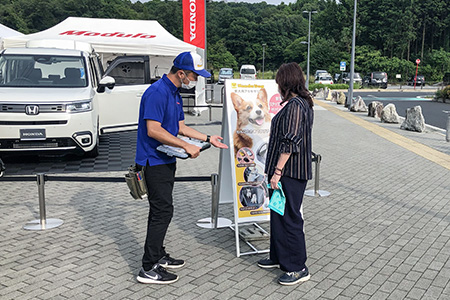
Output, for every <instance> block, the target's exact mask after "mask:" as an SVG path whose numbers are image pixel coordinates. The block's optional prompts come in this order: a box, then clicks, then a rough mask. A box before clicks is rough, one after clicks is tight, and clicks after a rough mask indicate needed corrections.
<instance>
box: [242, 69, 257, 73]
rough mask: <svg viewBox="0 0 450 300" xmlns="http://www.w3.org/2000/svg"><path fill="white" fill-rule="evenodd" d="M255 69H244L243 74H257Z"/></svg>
mask: <svg viewBox="0 0 450 300" xmlns="http://www.w3.org/2000/svg"><path fill="white" fill-rule="evenodd" d="M255 73H256V71H255V69H242V70H241V74H255Z"/></svg>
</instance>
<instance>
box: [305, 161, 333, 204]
mask: <svg viewBox="0 0 450 300" xmlns="http://www.w3.org/2000/svg"><path fill="white" fill-rule="evenodd" d="M312 155H313V157H312V161H313V162H314V166H315V175H314V190H307V191H305V195H306V196H310V197H317V196H319V197H327V196H330V192H327V191H322V190H320V189H319V181H320V178H319V176H320V162H321V161H322V156H321V155H320V154H315V153H313V154H312Z"/></svg>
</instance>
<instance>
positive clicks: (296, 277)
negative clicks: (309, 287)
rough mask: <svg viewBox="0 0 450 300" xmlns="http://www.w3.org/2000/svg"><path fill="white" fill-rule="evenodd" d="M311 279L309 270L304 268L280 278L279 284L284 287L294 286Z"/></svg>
mask: <svg viewBox="0 0 450 300" xmlns="http://www.w3.org/2000/svg"><path fill="white" fill-rule="evenodd" d="M309 278H311V275H310V274H309V271H308V268H304V269H303V270H301V271H298V272H287V273H285V274H284V275H282V276H281V277H280V278H278V283H279V284H282V285H294V284H297V283H299V282H303V281H307V280H309Z"/></svg>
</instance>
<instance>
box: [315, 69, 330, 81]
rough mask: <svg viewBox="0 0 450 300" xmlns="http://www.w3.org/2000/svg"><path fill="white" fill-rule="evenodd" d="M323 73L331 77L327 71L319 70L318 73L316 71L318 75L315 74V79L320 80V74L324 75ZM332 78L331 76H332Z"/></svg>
mask: <svg viewBox="0 0 450 300" xmlns="http://www.w3.org/2000/svg"><path fill="white" fill-rule="evenodd" d="M322 73H325V74H328V75H329V73H328V71H327V70H317V71H316V74H314V78H315V79H316V80H317V79H318V78H319V76H320V74H322ZM330 76H331V75H330Z"/></svg>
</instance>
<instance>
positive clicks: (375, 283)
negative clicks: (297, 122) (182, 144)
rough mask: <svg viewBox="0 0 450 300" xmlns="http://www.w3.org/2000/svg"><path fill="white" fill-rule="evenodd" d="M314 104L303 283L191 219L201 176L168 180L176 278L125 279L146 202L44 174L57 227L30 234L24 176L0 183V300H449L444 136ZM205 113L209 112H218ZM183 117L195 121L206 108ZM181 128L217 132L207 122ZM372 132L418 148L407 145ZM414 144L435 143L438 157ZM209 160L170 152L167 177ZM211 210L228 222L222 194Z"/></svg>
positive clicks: (201, 168) (224, 232)
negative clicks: (281, 279) (307, 274)
mask: <svg viewBox="0 0 450 300" xmlns="http://www.w3.org/2000/svg"><path fill="white" fill-rule="evenodd" d="M320 104H321V105H316V114H315V126H314V137H313V142H314V151H315V152H316V153H319V154H321V155H322V157H323V161H322V164H321V170H320V176H321V178H320V188H321V189H323V190H327V191H329V192H331V195H330V196H329V197H325V198H314V197H307V198H306V199H305V207H304V213H305V218H306V239H307V249H308V254H309V258H308V262H307V263H308V266H309V268H310V271H311V273H312V277H311V279H310V280H309V281H308V282H305V283H302V284H300V285H297V286H294V287H284V286H280V285H279V284H277V283H276V277H277V276H279V275H280V274H281V272H280V271H279V270H273V271H267V270H263V269H260V268H258V267H257V266H256V264H255V263H256V261H257V260H258V259H260V258H261V257H264V255H253V256H242V257H239V258H237V257H236V256H235V240H234V233H233V232H232V231H231V230H230V229H228V228H224V229H216V230H210V229H202V228H199V227H197V226H196V225H195V223H196V221H197V220H198V219H201V218H204V217H207V216H208V215H209V213H210V197H211V187H210V183H209V182H195V183H188V182H177V183H176V185H175V216H174V219H173V221H172V224H171V226H170V229H169V232H168V236H167V239H166V240H167V249H168V251H169V252H170V253H171V254H173V255H174V256H177V257H181V258H184V259H185V260H186V261H187V263H186V266H185V267H184V268H183V269H181V270H179V271H177V274H179V275H180V280H179V281H178V282H176V283H174V284H172V285H168V286H154V285H144V284H139V283H137V282H136V280H135V275H136V273H137V271H138V269H139V267H140V259H141V256H142V245H143V242H144V238H145V226H146V214H147V204H146V203H144V202H143V201H136V200H133V199H132V198H131V197H130V196H129V195H128V192H127V188H126V186H125V183H90V182H52V181H50V182H47V183H46V200H47V217H48V218H60V219H62V220H64V224H63V225H62V226H60V227H58V228H56V229H52V230H47V231H39V232H36V231H26V230H24V229H22V227H23V225H25V223H27V221H30V220H33V219H37V218H39V212H38V198H37V188H36V184H35V183H33V182H22V183H21V182H7V181H0V207H1V212H2V213H1V214H0V299H2V300H3V299H91V298H95V299H142V298H145V299H377V300H378V299H450V259H449V253H450V251H449V249H450V169H449V168H448V163H449V161H450V156H449V155H450V153H449V147H450V143H447V142H445V136H444V135H443V134H442V133H439V132H435V131H431V130H430V131H427V132H426V133H412V132H406V131H402V130H400V129H398V127H399V125H398V124H397V125H387V124H381V123H379V121H377V120H375V119H369V118H367V117H366V116H365V115H364V114H355V113H350V112H347V111H345V110H344V111H342V110H341V109H340V107H337V106H336V105H335V104H330V103H325V104H324V103H323V102H320ZM338 112H340V113H338ZM345 116H347V117H345ZM348 116H350V117H348ZM213 119H214V120H216V121H217V120H220V119H221V111H220V110H219V109H216V110H214V114H213ZM357 119H359V120H362V121H364V122H365V123H364V122H358V121H356V120H357ZM188 121H190V122H191V123H199V124H202V123H207V121H208V120H207V114H204V115H203V116H201V117H191V116H188ZM367 124H371V126H372V127H371V126H369V125H367ZM195 127H196V128H197V129H199V130H201V131H204V132H206V133H219V132H220V125H199V126H195ZM367 128H370V130H368V129H367ZM377 128H379V130H378V131H379V132H383V131H384V130H388V131H390V132H393V133H396V134H399V135H400V136H401V137H406V138H408V140H410V141H412V142H411V145H419V144H417V142H419V143H420V145H421V146H420V147H418V151H415V152H412V151H411V149H409V148H408V147H409V146H408V143H407V144H402V145H399V144H398V143H395V142H392V141H391V140H388V139H386V135H383V136H380V135H379V134H378V133H379V132H378V131H377V130H376V129H377ZM393 136H394V137H395V135H393ZM425 146H427V147H429V148H432V149H435V150H438V152H439V153H441V156H440V158H441V160H439V161H438V163H436V162H433V161H432V160H430V159H429V156H427V155H428V154H429V153H432V154H436V153H435V152H433V151H428V150H429V148H427V147H425ZM413 150H414V149H413ZM427 151H428V152H427ZM427 153H428V154H427ZM426 157H428V158H426ZM218 158H219V151H218V150H216V149H211V150H208V151H205V152H204V153H202V155H201V157H200V158H198V159H196V160H188V161H180V162H179V164H178V171H177V176H208V175H210V174H211V173H214V172H217V171H218V165H219V161H218ZM119 163H122V162H119ZM126 164H128V162H127V163H126ZM77 171H78V172H82V173H81V174H80V173H77V174H75V175H76V176H94V177H95V176H102V177H104V176H111V177H119V176H122V174H123V173H124V172H120V171H109V172H87V171H84V170H77ZM70 172H71V170H61V173H59V174H61V175H71V173H70ZM7 176H8V175H7ZM312 185H313V181H312V182H310V184H309V188H312ZM219 213H220V216H221V217H225V218H229V219H233V216H232V209H231V207H230V205H228V204H223V205H221V206H220V212H219ZM264 226H267V224H264ZM265 243H266V245H268V243H267V242H265ZM244 250H245V249H244Z"/></svg>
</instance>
